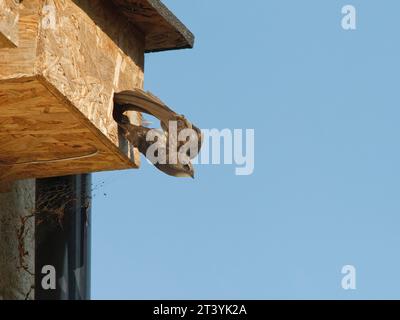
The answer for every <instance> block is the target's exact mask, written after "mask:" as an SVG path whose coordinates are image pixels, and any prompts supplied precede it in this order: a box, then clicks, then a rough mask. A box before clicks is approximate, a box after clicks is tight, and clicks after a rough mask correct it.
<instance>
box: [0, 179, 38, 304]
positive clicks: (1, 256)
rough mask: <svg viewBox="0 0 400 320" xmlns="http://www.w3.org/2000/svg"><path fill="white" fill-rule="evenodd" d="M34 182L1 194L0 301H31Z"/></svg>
mask: <svg viewBox="0 0 400 320" xmlns="http://www.w3.org/2000/svg"><path fill="white" fill-rule="evenodd" d="M34 210H35V180H24V181H18V182H15V183H14V184H13V185H12V187H11V190H9V192H4V193H0V299H7V300H14V299H19V300H20V299H33V298H34V290H33V285H34V275H33V273H34V266H35V261H34V258H35V235H34V229H35V220H34V217H30V216H32V215H33V214H34Z"/></svg>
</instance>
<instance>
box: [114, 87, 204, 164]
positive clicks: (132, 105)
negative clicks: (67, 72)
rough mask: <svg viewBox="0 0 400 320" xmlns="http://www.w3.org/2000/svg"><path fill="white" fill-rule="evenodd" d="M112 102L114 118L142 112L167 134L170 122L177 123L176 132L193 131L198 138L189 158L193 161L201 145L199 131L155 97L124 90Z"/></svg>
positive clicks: (138, 91)
mask: <svg viewBox="0 0 400 320" xmlns="http://www.w3.org/2000/svg"><path fill="white" fill-rule="evenodd" d="M114 102H115V105H116V106H115V108H114V114H115V117H116V118H117V117H118V116H119V117H121V115H122V113H124V112H125V111H128V110H129V111H136V112H144V113H147V114H150V115H152V116H154V117H156V118H157V119H159V120H160V122H161V127H162V128H163V130H164V131H166V132H168V128H169V122H170V121H178V132H180V130H182V129H185V128H188V129H194V130H195V131H196V134H197V138H198V139H197V140H198V146H197V152H196V153H195V154H191V156H190V157H191V158H192V159H193V158H194V157H196V156H197V154H198V152H199V151H200V149H201V146H202V143H203V136H202V133H201V130H200V129H198V128H197V127H196V126H194V125H193V124H192V123H191V122H190V121H188V120H187V119H186V118H185V117H184V116H182V115H180V114H178V113H176V112H175V111H173V110H172V109H170V108H169V107H168V106H167V105H166V104H165V103H163V102H162V101H161V100H160V99H159V98H157V97H156V96H155V95H153V94H151V93H150V92H145V91H143V90H141V89H133V90H126V91H121V92H119V93H115V94H114ZM116 109H118V110H116ZM117 121H118V120H117ZM176 138H177V137H176Z"/></svg>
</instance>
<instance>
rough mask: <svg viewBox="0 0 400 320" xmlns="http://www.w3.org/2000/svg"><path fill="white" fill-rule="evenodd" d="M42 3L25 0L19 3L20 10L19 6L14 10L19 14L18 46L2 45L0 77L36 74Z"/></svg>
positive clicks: (9, 77) (15, 13)
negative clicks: (8, 46)
mask: <svg viewBox="0 0 400 320" xmlns="http://www.w3.org/2000/svg"><path fill="white" fill-rule="evenodd" d="M0 1H1V0H0ZM3 1H4V0H3ZM12 1H14V0H12ZM40 3H41V1H39V0H30V1H23V2H22V3H21V4H20V5H19V9H18V11H17V8H15V9H14V10H13V11H12V15H13V16H15V15H17V14H19V23H18V47H17V48H1V46H0V79H13V78H19V77H25V76H32V75H34V74H35V62H36V47H37V46H36V44H37V36H38V32H39V22H40V16H39V12H40V10H41V8H42V7H41V5H40Z"/></svg>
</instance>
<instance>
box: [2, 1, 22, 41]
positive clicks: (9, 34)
mask: <svg viewBox="0 0 400 320" xmlns="http://www.w3.org/2000/svg"><path fill="white" fill-rule="evenodd" d="M18 6H19V0H0V48H15V47H17V45H18V19H19V10H18Z"/></svg>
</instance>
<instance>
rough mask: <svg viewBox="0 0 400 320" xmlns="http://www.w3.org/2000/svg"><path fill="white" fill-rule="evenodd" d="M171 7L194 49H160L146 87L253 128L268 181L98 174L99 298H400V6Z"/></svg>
mask: <svg viewBox="0 0 400 320" xmlns="http://www.w3.org/2000/svg"><path fill="white" fill-rule="evenodd" d="M164 2H165V3H166V4H167V5H168V6H169V7H170V8H171V9H172V10H173V11H174V12H175V13H176V14H177V16H178V17H180V18H181V20H182V21H183V22H184V23H185V24H186V25H187V26H188V27H189V28H190V29H191V30H192V31H193V32H194V33H195V35H196V45H195V48H194V49H193V50H183V51H172V52H167V53H157V54H150V55H147V56H146V80H145V87H146V89H148V90H151V91H152V92H154V93H155V94H157V95H158V96H160V97H161V98H162V99H163V100H164V101H166V102H167V103H168V104H170V105H171V106H172V107H173V108H175V109H176V110H178V111H179V112H182V113H184V114H185V115H186V116H188V118H189V119H193V121H194V122H195V123H196V124H199V126H201V127H203V128H219V129H223V128H232V129H233V128H243V129H246V128H254V129H255V131H256V137H255V138H256V144H255V152H256V157H255V172H254V174H253V175H252V176H245V177H238V176H235V175H234V166H231V165H221V166H211V165H208V166H207V165H202V166H197V178H196V180H194V181H192V180H182V179H174V178H170V177H168V176H165V175H162V174H160V172H159V171H157V170H156V169H154V168H153V167H151V166H150V165H148V164H147V163H146V162H145V161H143V166H142V169H141V170H132V171H123V172H109V173H101V174H95V175H94V184H95V185H98V184H101V183H102V182H104V186H102V187H99V188H98V189H97V190H96V191H95V200H94V208H93V240H92V244H93V249H92V250H93V251H92V254H93V259H92V297H93V298H94V299H97V298H99V299H278V298H287V299H297V298H299V299H308V298H317V299H331V298H333V299H336V298H339V299H354V298H357V299H358V298H397V299H399V298H400V253H399V252H400V197H399V196H400V167H399V165H400V151H399V137H400V125H399V118H400V42H399V41H398V38H399V30H400V19H399V14H400V2H399V1H398V0H391V1H390V0H386V1H377V0H374V1H373V0H371V1H360V0H359V1H356V0H346V1H339V0H330V1H320V0H302V1H298V0H291V1H288V0H267V1H266V0H254V1H239V0H218V1H212V0H169V1H164ZM346 4H352V5H354V6H355V7H356V9H357V18H358V20H357V30H356V31H350V32H349V31H347V32H346V31H344V30H343V29H342V28H341V24H340V23H341V17H342V15H341V8H342V6H344V5H346ZM104 193H105V194H104ZM346 264H351V265H354V266H355V267H356V268H357V290H355V291H344V290H343V289H342V288H341V285H340V282H341V279H342V274H341V268H342V266H344V265H346Z"/></svg>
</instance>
